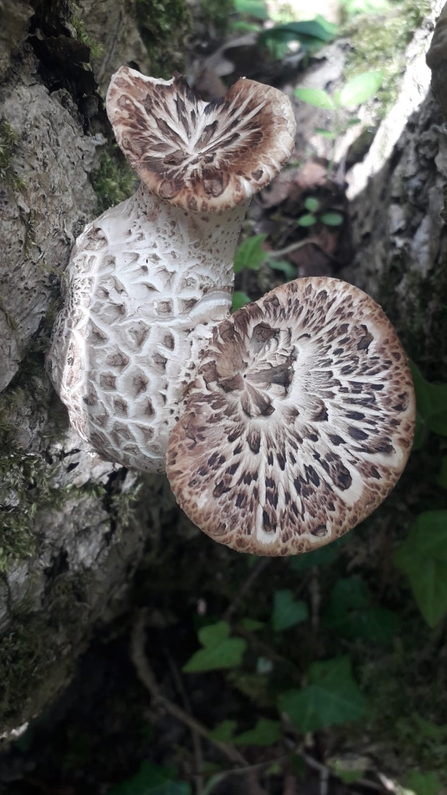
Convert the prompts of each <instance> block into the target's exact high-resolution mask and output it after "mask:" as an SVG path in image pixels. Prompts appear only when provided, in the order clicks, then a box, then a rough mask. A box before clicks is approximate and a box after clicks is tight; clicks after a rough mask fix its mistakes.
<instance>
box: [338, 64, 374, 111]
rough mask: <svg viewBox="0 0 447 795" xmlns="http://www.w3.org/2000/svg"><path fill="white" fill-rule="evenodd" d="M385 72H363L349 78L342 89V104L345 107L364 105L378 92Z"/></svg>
mask: <svg viewBox="0 0 447 795" xmlns="http://www.w3.org/2000/svg"><path fill="white" fill-rule="evenodd" d="M382 80H383V72H363V73H362V74H361V75H357V76H356V77H353V78H352V79H351V80H348V82H347V83H345V85H344V86H343V88H342V89H341V91H340V104H341V106H342V107H343V108H355V107H357V105H363V103H364V102H366V101H367V100H368V99H370V98H371V97H372V96H374V94H376V93H377V91H378V90H379V88H380V86H381V85H382Z"/></svg>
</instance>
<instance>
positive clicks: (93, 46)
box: [70, 3, 104, 58]
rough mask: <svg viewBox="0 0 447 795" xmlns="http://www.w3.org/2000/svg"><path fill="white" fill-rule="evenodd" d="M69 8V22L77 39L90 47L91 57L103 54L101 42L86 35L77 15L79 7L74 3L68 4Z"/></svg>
mask: <svg viewBox="0 0 447 795" xmlns="http://www.w3.org/2000/svg"><path fill="white" fill-rule="evenodd" d="M70 9H71V12H72V17H71V19H70V22H71V24H72V25H73V27H74V29H75V31H76V35H77V37H78V39H79V41H82V43H83V44H86V45H87V47H88V48H89V49H90V56H91V58H101V56H102V55H103V54H104V47H103V46H102V44H99V42H97V41H95V40H94V39H92V37H91V36H89V35H88V33H87V31H86V29H85V23H84V20H82V19H81V18H80V16H79V14H80V13H81V9H80V8H79V7H78V6H77V5H76V4H75V3H71V4H70Z"/></svg>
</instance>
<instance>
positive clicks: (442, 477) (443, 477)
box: [436, 456, 447, 489]
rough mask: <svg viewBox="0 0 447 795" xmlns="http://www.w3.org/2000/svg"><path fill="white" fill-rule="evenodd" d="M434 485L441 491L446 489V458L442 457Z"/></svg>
mask: <svg viewBox="0 0 447 795" xmlns="http://www.w3.org/2000/svg"><path fill="white" fill-rule="evenodd" d="M436 483H437V484H438V486H441V488H442V489H447V456H444V458H443V459H442V462H441V469H440V472H439V475H438V477H437V478H436Z"/></svg>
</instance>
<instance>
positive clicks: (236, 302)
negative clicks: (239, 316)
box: [231, 290, 252, 312]
mask: <svg viewBox="0 0 447 795" xmlns="http://www.w3.org/2000/svg"><path fill="white" fill-rule="evenodd" d="M251 302H252V299H251V298H250V296H249V295H247V293H240V292H239V291H238V290H235V291H234V293H233V303H232V307H231V309H232V311H233V312H237V310H238V309H240V308H241V306H245V304H251Z"/></svg>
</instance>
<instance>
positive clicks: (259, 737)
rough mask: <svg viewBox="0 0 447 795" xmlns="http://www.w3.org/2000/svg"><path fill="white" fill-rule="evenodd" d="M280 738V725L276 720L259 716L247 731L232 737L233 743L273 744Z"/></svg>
mask: <svg viewBox="0 0 447 795" xmlns="http://www.w3.org/2000/svg"><path fill="white" fill-rule="evenodd" d="M280 738H281V727H280V724H279V721H277V720H267V718H260V719H259V720H258V722H257V724H256V726H254V727H253V729H249V731H246V732H243V733H242V734H238V735H237V737H234V738H233V743H234V744H235V745H273V743H276V742H278V740H279V739H280Z"/></svg>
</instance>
